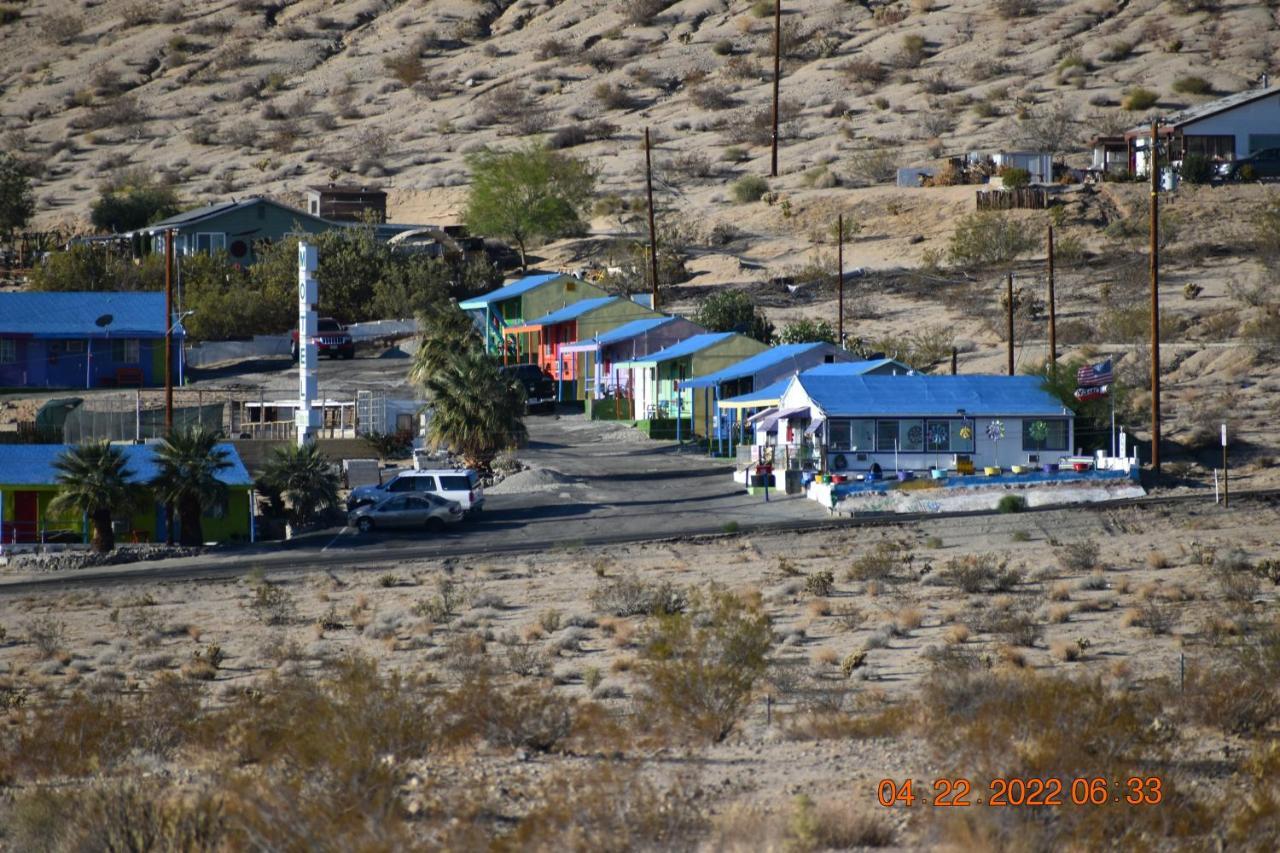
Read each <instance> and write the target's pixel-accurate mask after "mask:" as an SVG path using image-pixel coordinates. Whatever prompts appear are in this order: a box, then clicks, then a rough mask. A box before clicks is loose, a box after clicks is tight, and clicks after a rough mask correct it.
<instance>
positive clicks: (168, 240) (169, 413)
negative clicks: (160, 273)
mask: <svg viewBox="0 0 1280 853" xmlns="http://www.w3.org/2000/svg"><path fill="white" fill-rule="evenodd" d="M164 435H165V438H171V437H172V436H173V229H172V228H169V229H167V230H166V231H165V232H164ZM164 541H165V544H166V545H172V544H173V503H172V502H169V503H166V504H165V505H164Z"/></svg>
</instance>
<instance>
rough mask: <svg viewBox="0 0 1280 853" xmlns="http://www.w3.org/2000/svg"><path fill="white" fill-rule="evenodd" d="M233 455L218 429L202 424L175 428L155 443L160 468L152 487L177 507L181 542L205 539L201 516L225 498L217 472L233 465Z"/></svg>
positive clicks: (197, 541) (188, 542)
mask: <svg viewBox="0 0 1280 853" xmlns="http://www.w3.org/2000/svg"><path fill="white" fill-rule="evenodd" d="M230 455H231V454H230V453H228V452H227V450H226V449H225V448H221V447H218V433H216V432H211V431H209V430H206V429H204V428H203V427H195V428H193V429H186V430H178V431H175V432H173V433H172V434H170V435H169V437H168V438H166V439H165V440H164V441H163V442H161V443H160V444H159V445H158V446H157V447H156V457H155V458H156V465H157V467H158V468H159V471H158V472H157V473H156V476H155V478H154V479H153V480H152V481H151V488H152V489H154V490H155V493H156V497H157V498H159V499H160V500H161V501H162V502H164V503H166V504H172V505H173V506H174V508H175V509H176V510H177V511H178V525H179V530H180V531H181V534H182V535H181V539H180V542H181V544H183V545H199V544H201V543H203V542H204V527H203V525H202V524H201V517H202V516H203V515H204V514H205V513H206V512H208V511H209V510H211V509H213V508H214V507H215V506H217V505H218V504H219V502H221V501H222V500H224V499H225V498H226V495H227V485H226V483H223V482H222V481H221V480H219V479H218V472H219V471H222V470H224V469H226V468H230V467H231V460H230V458H229V457H230Z"/></svg>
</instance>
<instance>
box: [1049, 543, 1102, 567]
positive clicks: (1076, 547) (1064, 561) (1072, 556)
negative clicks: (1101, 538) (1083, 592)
mask: <svg viewBox="0 0 1280 853" xmlns="http://www.w3.org/2000/svg"><path fill="white" fill-rule="evenodd" d="M1100 554H1101V549H1099V548H1098V543H1097V542H1094V541H1093V540H1092V539H1085V540H1083V541H1081V542H1067V543H1065V544H1063V545H1059V546H1058V548H1057V550H1056V551H1055V552H1054V556H1056V557H1057V558H1058V565H1060V566H1062V568H1064V569H1066V570H1067V571H1069V572H1087V571H1089V570H1090V569H1092V568H1094V567H1095V566H1097V565H1098V557H1099V556H1100Z"/></svg>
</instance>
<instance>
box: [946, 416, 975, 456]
mask: <svg viewBox="0 0 1280 853" xmlns="http://www.w3.org/2000/svg"><path fill="white" fill-rule="evenodd" d="M976 432H977V427H976V426H974V423H973V421H969V420H964V419H959V420H953V421H952V422H951V452H952V453H972V452H973V437H974V435H975V434H976Z"/></svg>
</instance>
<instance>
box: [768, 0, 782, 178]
mask: <svg viewBox="0 0 1280 853" xmlns="http://www.w3.org/2000/svg"><path fill="white" fill-rule="evenodd" d="M781 76H782V0H773V148H772V151H771V152H770V155H769V156H770V159H769V177H771V178H776V177H778V79H779V78H780V77H781Z"/></svg>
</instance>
